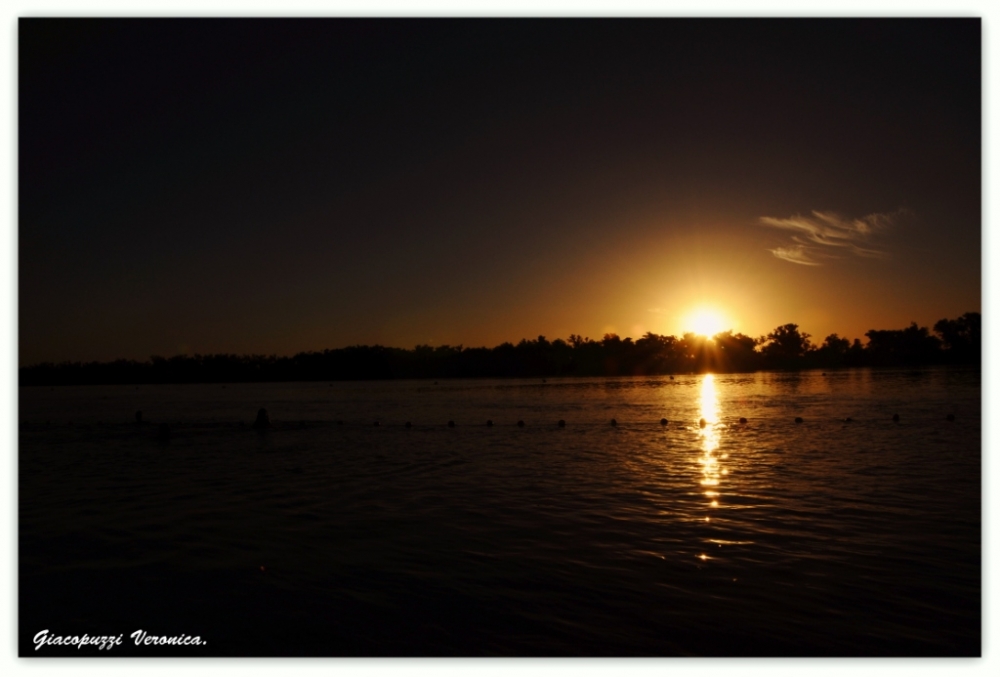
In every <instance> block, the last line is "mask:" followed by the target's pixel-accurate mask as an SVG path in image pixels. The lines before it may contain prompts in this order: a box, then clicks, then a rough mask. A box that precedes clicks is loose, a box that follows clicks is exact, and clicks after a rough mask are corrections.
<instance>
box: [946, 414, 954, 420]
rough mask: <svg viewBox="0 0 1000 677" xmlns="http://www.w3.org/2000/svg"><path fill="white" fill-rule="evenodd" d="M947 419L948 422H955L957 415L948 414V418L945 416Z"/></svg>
mask: <svg viewBox="0 0 1000 677" xmlns="http://www.w3.org/2000/svg"><path fill="white" fill-rule="evenodd" d="M945 418H946V419H947V420H949V421H954V420H955V414H948V415H947V416H945Z"/></svg>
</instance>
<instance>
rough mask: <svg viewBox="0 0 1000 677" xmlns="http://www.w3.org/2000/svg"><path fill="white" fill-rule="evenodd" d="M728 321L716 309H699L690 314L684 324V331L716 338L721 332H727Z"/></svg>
mask: <svg viewBox="0 0 1000 677" xmlns="http://www.w3.org/2000/svg"><path fill="white" fill-rule="evenodd" d="M726 324H727V320H726V318H725V317H724V316H723V315H722V313H720V312H719V311H717V310H715V309H714V308H705V307H702V308H698V309H696V310H694V311H692V312H691V313H689V314H688V315H687V316H686V317H685V318H684V322H683V327H684V331H685V332H688V331H693V332H694V333H696V334H701V335H702V336H709V337H711V336H715V335H716V334H718V333H719V332H721V331H725V330H726V329H727V328H728V327H727V326H726Z"/></svg>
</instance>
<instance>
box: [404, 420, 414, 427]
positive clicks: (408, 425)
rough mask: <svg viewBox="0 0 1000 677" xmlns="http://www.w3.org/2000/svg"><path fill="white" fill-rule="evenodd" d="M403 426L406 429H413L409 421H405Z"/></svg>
mask: <svg viewBox="0 0 1000 677" xmlns="http://www.w3.org/2000/svg"><path fill="white" fill-rule="evenodd" d="M405 425H406V427H407V428H412V427H413V425H412V424H411V423H410V422H409V421H407V422H406V423H405Z"/></svg>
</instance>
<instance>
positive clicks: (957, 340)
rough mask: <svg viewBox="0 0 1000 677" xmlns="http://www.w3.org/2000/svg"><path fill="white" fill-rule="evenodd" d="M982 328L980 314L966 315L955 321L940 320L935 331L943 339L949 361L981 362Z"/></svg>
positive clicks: (935, 325) (935, 326)
mask: <svg viewBox="0 0 1000 677" xmlns="http://www.w3.org/2000/svg"><path fill="white" fill-rule="evenodd" d="M982 326H983V325H982V317H981V316H980V314H979V313H965V314H964V315H962V316H961V317H959V318H958V319H955V320H947V319H945V320H938V321H937V322H936V323H935V324H934V331H935V332H936V333H937V334H938V335H939V336H940V337H941V343H942V344H943V346H944V350H945V352H946V354H947V355H946V356H947V358H948V359H949V361H952V362H979V361H980V360H981V359H982V357H981V353H982V341H983V339H982V334H983V328H982Z"/></svg>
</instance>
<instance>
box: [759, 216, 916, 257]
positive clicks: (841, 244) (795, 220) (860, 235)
mask: <svg viewBox="0 0 1000 677" xmlns="http://www.w3.org/2000/svg"><path fill="white" fill-rule="evenodd" d="M907 214H908V212H907V211H906V210H905V209H897V210H896V211H894V212H889V213H875V214H869V215H867V216H863V217H861V218H854V219H850V218H844V217H843V216H840V215H839V214H836V213H835V212H821V211H813V212H811V213H810V214H809V215H806V216H802V215H798V214H797V215H795V216H792V217H789V218H785V219H779V218H775V217H773V216H762V217H760V219H759V223H760V224H761V225H764V226H769V227H771V228H777V229H779V230H784V231H788V232H789V233H790V235H789V239H790V240H791V241H792V243H793V244H791V245H790V246H786V247H777V248H775V249H769V250H768V251H770V252H771V253H772V254H774V255H775V256H776V257H778V258H779V259H782V260H783V261H788V262H789V263H798V264H801V265H805V266H820V265H823V264H822V263H820V262H819V261H817V259H818V258H839V257H837V256H832V255H831V252H834V251H836V252H843V253H847V254H853V255H854V256H860V257H863V258H869V259H882V258H886V257H887V256H888V254H887V253H886V252H885V251H883V250H881V249H876V248H873V247H872V246H871V245H870V244H869V241H870V240H872V239H875V238H877V236H878V235H879V234H880V233H882V232H884V231H886V230H888V229H890V228H892V227H893V226H895V225H896V224H897V223H898V222H899V221H900V220H901V219H902V218H903V217H904V216H906V215H907ZM862 245H864V246H862Z"/></svg>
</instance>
